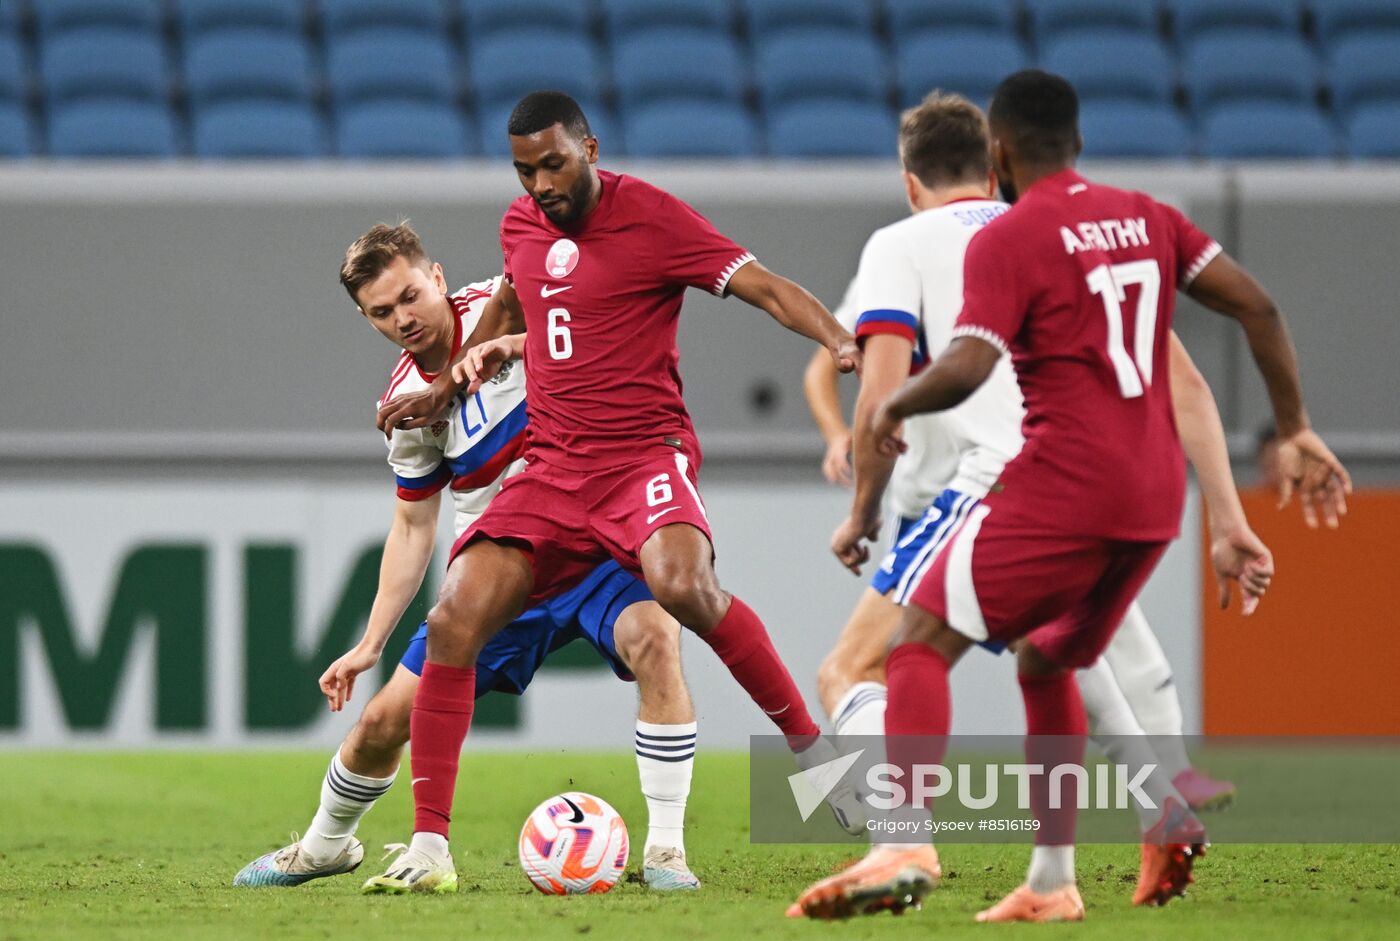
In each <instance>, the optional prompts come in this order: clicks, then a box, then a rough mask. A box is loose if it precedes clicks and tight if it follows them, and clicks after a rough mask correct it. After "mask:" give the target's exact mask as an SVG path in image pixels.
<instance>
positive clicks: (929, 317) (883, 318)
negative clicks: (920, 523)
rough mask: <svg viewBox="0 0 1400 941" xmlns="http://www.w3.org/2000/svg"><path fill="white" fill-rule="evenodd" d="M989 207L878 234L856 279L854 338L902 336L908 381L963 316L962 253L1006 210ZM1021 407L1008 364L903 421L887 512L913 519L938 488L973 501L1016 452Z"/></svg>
mask: <svg viewBox="0 0 1400 941" xmlns="http://www.w3.org/2000/svg"><path fill="white" fill-rule="evenodd" d="M1008 208H1010V207H1009V206H1007V204H1006V203H1003V202H999V201H997V200H992V199H971V200H957V201H954V202H952V203H949V204H947V205H945V206H940V207H938V208H937V209H928V210H925V211H923V212H918V213H915V214H914V215H912V216H910V217H909V218H907V219H901V220H900V221H899V222H896V223H894V224H893V225H888V226H885V227H884V228H883V229H879V230H877V231H876V232H875V233H874V234H873V235H871V236H870V239H869V240H868V241H867V242H866V243H865V250H864V251H863V252H862V253H861V257H860V270H859V272H858V273H857V274H856V307H857V309H858V310H859V311H860V314H859V315H858V317H857V318H856V328H855V331H854V332H855V334H856V336H857V337H868V336H872V335H874V334H878V333H889V334H894V335H897V336H902V337H904V338H906V339H908V340H909V341H910V342H911V343H913V344H914V356H913V363H912V371H913V372H915V373H917V372H918V371H919V370H921V369H923V368H924V367H925V366H927V365H928V363H929V361H930V360H932V359H934V358H935V357H937V356H938V355H939V354H940V353H942V352H943V350H944V348H946V347H947V346H948V344H949V343H950V342H952V339H953V325H954V323H955V321H956V320H957V317H958V313H959V312H960V311H961V310H962V299H963V255H964V254H965V253H966V251H967V244H968V242H970V241H971V240H972V237H973V236H974V235H976V234H977V233H978V232H979V231H981V229H982V227H983V226H984V225H986V224H987V223H988V222H990V221H991V220H993V219H995V218H996V217H997V216H999V215H1001V214H1002V213H1003V212H1005V211H1006V210H1007V209H1008ZM1023 415H1024V406H1023V405H1022V401H1021V390H1020V387H1019V386H1017V384H1016V373H1015V371H1014V370H1013V369H1012V366H1011V359H1010V357H1007V356H1003V357H1002V358H1001V359H1000V360H999V361H998V362H997V365H996V367H995V368H994V369H993V370H992V374H991V376H990V377H989V378H988V379H987V382H986V384H984V385H983V386H982V387H981V388H980V389H978V390H977V391H976V392H974V393H973V394H972V395H971V396H970V397H969V398H968V399H967V401H965V402H963V403H962V404H961V405H959V406H957V407H956V408H952V409H949V410H948V411H946V412H939V413H936V414H931V415H916V416H913V417H912V418H910V419H909V420H908V421H906V422H905V423H904V437H905V440H906V441H907V442H908V445H909V449H908V451H907V452H906V453H905V454H903V455H902V456H901V457H900V459H899V460H898V461H897V462H896V463H895V469H894V476H893V477H892V478H891V480H890V503H891V508H892V509H893V510H894V511H895V512H897V513H899V514H900V515H901V516H906V517H917V516H921V515H923V512H924V510H926V509H927V508H928V505H929V504H930V503H932V502H933V500H934V498H935V497H937V496H938V494H939V493H941V492H942V491H943V490H944V489H945V488H952V489H954V490H958V491H961V492H963V493H967V494H971V495H973V496H977V497H981V496H984V495H986V493H987V491H988V489H989V488H990V487H991V486H992V484H994V483H995V482H996V479H997V477H998V476H999V475H1000V474H1001V469H1002V467H1003V466H1004V465H1005V464H1006V462H1007V461H1009V460H1011V458H1013V457H1015V456H1016V454H1017V452H1019V451H1020V450H1021V443H1022V438H1021V418H1022V416H1023Z"/></svg>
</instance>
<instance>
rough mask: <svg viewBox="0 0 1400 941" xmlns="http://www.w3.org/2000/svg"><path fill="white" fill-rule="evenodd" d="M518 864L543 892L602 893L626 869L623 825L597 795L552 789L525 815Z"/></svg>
mask: <svg viewBox="0 0 1400 941" xmlns="http://www.w3.org/2000/svg"><path fill="white" fill-rule="evenodd" d="M520 868H521V869H524V870H525V875H527V876H529V877H530V881H531V882H533V883H534V884H535V888H537V889H539V890H540V891H541V892H543V893H544V894H545V895H594V894H597V893H600V892H606V891H608V890H609V889H611V888H612V887H613V886H615V885H617V880H618V879H620V878H622V872H623V870H625V869H626V868H627V824H625V823H623V822H622V817H621V816H619V815H618V812H617V811H615V810H613V809H612V807H611V806H610V805H609V804H608V802H607V801H605V800H603V799H602V798H598V797H594V796H593V795H592V794H584V793H583V792H582V791H568V792H566V793H564V794H558V795H556V796H554V797H551V798H550V799H549V800H547V801H545V802H544V803H543V804H540V806H538V807H536V808H535V809H534V811H533V812H532V813H531V814H530V816H529V817H526V818H525V826H524V827H523V828H521V830H520Z"/></svg>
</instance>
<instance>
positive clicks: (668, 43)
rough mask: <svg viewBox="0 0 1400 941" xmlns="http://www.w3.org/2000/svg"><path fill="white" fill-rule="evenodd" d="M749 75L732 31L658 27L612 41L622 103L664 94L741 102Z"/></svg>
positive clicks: (640, 101)
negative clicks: (730, 33) (728, 32)
mask: <svg viewBox="0 0 1400 941" xmlns="http://www.w3.org/2000/svg"><path fill="white" fill-rule="evenodd" d="M745 76H746V70H745V67H744V59H743V56H742V55H741V54H740V52H739V47H738V44H737V43H735V42H734V40H733V39H732V38H730V37H729V35H728V34H727V33H713V32H705V31H700V30H693V29H681V30H677V29H654V30H648V31H647V32H645V33H635V34H632V35H629V36H627V37H625V38H623V39H620V40H618V41H617V42H616V43H614V44H613V83H614V84H615V85H616V86H617V96H618V100H619V102H620V103H621V105H622V107H623V108H635V107H637V106H639V105H644V104H647V103H648V102H651V101H655V100H657V99H660V98H713V99H717V100H723V101H731V102H739V101H740V100H741V99H742V98H743V97H744V90H745V88H746V87H747V82H746V77H745Z"/></svg>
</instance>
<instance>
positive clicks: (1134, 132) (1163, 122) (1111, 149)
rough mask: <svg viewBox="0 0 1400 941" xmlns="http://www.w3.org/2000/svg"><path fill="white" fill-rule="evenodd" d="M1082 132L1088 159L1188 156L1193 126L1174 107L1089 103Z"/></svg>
mask: <svg viewBox="0 0 1400 941" xmlns="http://www.w3.org/2000/svg"><path fill="white" fill-rule="evenodd" d="M1079 131H1080V133H1081V134H1083V135H1084V154H1085V156H1088V157H1135V158H1148V157H1154V158H1155V157H1164V158H1165V157H1189V156H1190V155H1191V149H1192V148H1191V125H1190V124H1188V123H1187V122H1186V119H1185V118H1183V117H1182V116H1181V114H1180V113H1179V112H1178V111H1177V110H1176V109H1175V108H1173V107H1171V106H1170V105H1168V104H1157V103H1149V102H1143V101H1107V100H1100V101H1086V102H1084V103H1083V106H1082V107H1081V109H1080V112H1079Z"/></svg>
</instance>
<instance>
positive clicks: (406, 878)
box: [360, 843, 457, 895]
mask: <svg viewBox="0 0 1400 941" xmlns="http://www.w3.org/2000/svg"><path fill="white" fill-rule="evenodd" d="M384 849H385V850H387V852H386V853H385V854H384V858H385V859H388V858H389V857H390V856H392V855H393V854H394V853H398V854H399V858H398V859H396V860H394V861H393V862H392V863H390V864H389V868H388V869H386V870H384V874H383V875H379V876H375V877H374V878H372V879H370V880H369V881H368V882H366V883H365V884H364V888H362V889H361V890H360V891H361V892H363V893H364V894H365V895H403V894H405V893H407V892H428V893H431V894H433V895H445V894H447V893H450V892H456V891H457V869H456V867H455V866H454V865H453V864H452V857H451V856H448V857H447V858H445V859H442V858H439V857H436V856H431V855H429V854H427V853H425V852H423V851H422V850H414V849H409V847H408V845H407V844H406V843H389V844H387V845H385V847H384Z"/></svg>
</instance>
